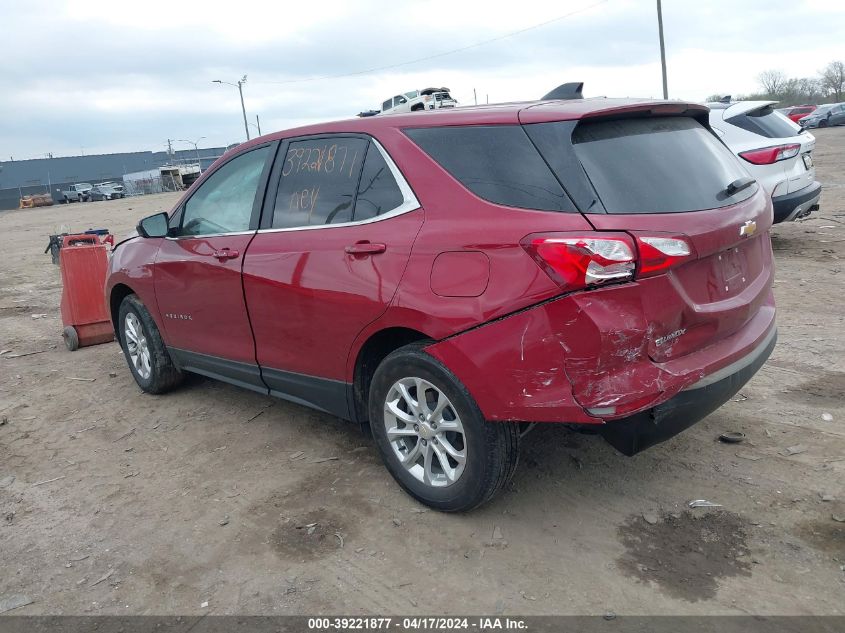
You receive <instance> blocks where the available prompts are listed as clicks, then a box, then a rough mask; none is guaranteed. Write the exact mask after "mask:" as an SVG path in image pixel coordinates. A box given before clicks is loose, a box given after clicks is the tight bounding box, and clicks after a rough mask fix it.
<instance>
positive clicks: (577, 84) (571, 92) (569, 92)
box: [540, 81, 584, 101]
mask: <svg viewBox="0 0 845 633" xmlns="http://www.w3.org/2000/svg"><path fill="white" fill-rule="evenodd" d="M582 90H584V82H583V81H571V82H569V83H566V84H561V85H559V86H558V87H557V88H555V89H554V90H552V91H551V92H549V93H548V94H545V95H543V98H542V99H540V101H551V100H557V99H583V98H584V95H583V94H581V91H582Z"/></svg>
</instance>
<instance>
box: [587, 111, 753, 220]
mask: <svg viewBox="0 0 845 633" xmlns="http://www.w3.org/2000/svg"><path fill="white" fill-rule="evenodd" d="M572 142H573V144H574V148H575V154H576V155H577V156H578V159H579V160H580V161H581V164H582V165H583V167H584V170H585V171H586V172H587V176H588V177H589V178H590V181H591V182H592V184H593V186H594V187H595V189H596V192H597V193H598V195H599V198H601V201H602V203H603V204H604V207H605V210H606V211H607V212H608V213H672V212H681V211H700V210H703V209H716V208H721V207H726V206H729V205H731V204H735V203H737V202H740V201H742V200H745V199H747V198H750V197H751V196H752V195H753V194H754V192H755V191H756V190H757V187H756V186H751V187H747V188H745V189H742V190H741V191H738V192H736V193H735V194H733V195H732V196H728V195H726V193H725V189H726V187H727V186H728V185H729V184H730V183H731V182H733V181H735V180H737V179H739V178H745V177H747V176H748V173H747V172H746V171H745V170H743V168H742V167H741V165H740V164H739V162H738V159H737V158H736V157H735V156H734V155H733V154H732V153H731V152H730V150H728V149H727V148H726V147H725V146H724V145H723V144H722V143H721V142H720V141H719V140H717V139H716V137H715V136H713V134H711V133H710V132H709V131H708V130H707V129H705V128H704V127H703V126H702V125H701V124H700V123H699V122H698V121H696V120H695V119H692V118H689V117H663V118H641V119H622V120H617V121H600V122H595V123H581V124H580V125H578V127H576V128H575V131H574V132H573V133H572Z"/></svg>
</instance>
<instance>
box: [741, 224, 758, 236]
mask: <svg viewBox="0 0 845 633" xmlns="http://www.w3.org/2000/svg"><path fill="white" fill-rule="evenodd" d="M756 231H757V223H756V222H755V221H754V220H748V221H747V222H746V223H745V224H743V225H742V226H741V227H739V236H740V237H751V236H752V235H754V233H755V232H756Z"/></svg>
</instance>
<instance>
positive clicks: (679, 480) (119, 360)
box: [0, 128, 845, 615]
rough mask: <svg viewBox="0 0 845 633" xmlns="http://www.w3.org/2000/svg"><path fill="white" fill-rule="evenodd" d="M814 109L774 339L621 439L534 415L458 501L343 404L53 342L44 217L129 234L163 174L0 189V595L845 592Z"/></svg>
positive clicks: (608, 606)
mask: <svg viewBox="0 0 845 633" xmlns="http://www.w3.org/2000/svg"><path fill="white" fill-rule="evenodd" d="M814 134H816V136H817V139H818V147H817V149H816V154H815V158H816V164H817V167H818V177H819V180H821V181H822V183H823V184H824V185H825V191H824V194H823V197H822V210H821V211H820V212H818V213H815V214H814V215H813V217H812V218H811V219H809V220H807V221H804V222H799V223H791V224H789V225H786V226H784V225H780V226H777V227H776V228H775V229H774V231H773V236H772V241H773V244H774V248H775V255H776V259H777V282H776V286H775V289H776V294H777V299H778V307H779V327H780V341H779V343H778V346H777V348H776V350H775V352H774V355H773V356H772V358H771V360H770V361H769V363H768V364H767V365H766V366H765V367H764V368H763V369H762V370H761V372H760V373H759V374H758V375H757V376H756V377H755V378H754V379H753V380H752V381H751V383H749V384H748V385H747V386H746V387H745V388H744V389H743V391H742V395H741V396H738V397H737V398H736V399H735V401H733V402H730V403H728V404H727V405H726V406H724V407H723V408H722V409H720V410H719V411H717V412H716V413H714V414H712V415H711V416H709V417H708V418H706V419H705V420H704V421H702V422H701V423H699V424H698V425H696V426H694V427H693V428H692V429H690V430H688V431H687V432H685V433H683V434H682V435H681V436H679V437H677V438H675V439H673V440H672V441H670V442H668V443H665V444H663V445H660V446H658V447H656V448H653V449H651V450H648V451H646V452H645V453H642V454H640V455H638V456H636V457H634V458H626V457H623V456H621V455H619V454H617V453H616V452H615V451H614V450H613V449H612V448H610V447H609V446H608V445H606V444H605V443H604V442H603V441H602V440H600V439H599V438H598V437H595V436H583V435H575V434H572V433H569V432H568V431H566V430H565V429H564V428H562V427H558V426H552V425H549V426H544V427H541V428H538V429H537V430H536V431H535V432H533V433H532V434H530V435H529V436H528V437H527V438H526V440H525V442H524V445H523V448H524V450H523V455H522V457H523V459H522V461H521V464H520V467H519V469H518V472H517V474H516V477H515V479H514V481H513V483H512V485H511V486H510V488H509V489H508V490H507V491H506V492H505V493H504V494H502V495H501V496H500V497H498V498H497V499H496V500H494V502H493V503H490V504H488V505H487V506H485V507H483V508H482V509H480V510H478V511H476V512H473V513H471V514H465V515H456V516H453V515H443V514H439V513H436V512H433V511H428V510H426V509H425V508H423V507H422V506H420V505H418V504H417V503H416V502H414V501H413V500H411V499H410V498H409V497H407V496H406V495H405V494H404V493H403V492H401V490H400V489H399V488H398V486H396V485H395V484H394V483H393V481H392V480H391V478H390V477H389V475H388V474H387V472H386V471H385V470H384V468H383V467H382V466H381V463H380V461H379V458H378V455H377V454H376V450H375V448H374V446H373V445H372V443H371V441H370V440H369V439H368V438H367V437H365V436H364V435H362V434H361V433H360V431H359V430H358V429H357V427H355V426H353V425H350V424H347V423H344V422H341V421H339V420H337V419H335V418H333V417H331V416H328V415H323V414H320V413H315V412H312V411H310V410H308V409H305V408H302V407H299V406H296V405H293V404H290V403H286V402H282V401H278V400H273V399H270V398H268V397H262V396H260V395H257V394H254V393H251V392H248V391H244V390H239V389H237V388H235V387H230V386H228V385H224V384H220V383H217V382H213V381H211V380H206V379H202V378H195V379H192V380H189V381H188V382H187V384H186V385H185V386H184V387H182V388H181V389H179V390H178V391H177V392H175V393H172V394H169V395H167V396H162V397H155V396H148V395H145V394H143V393H142V392H140V390H139V389H138V388H137V386H136V385H135V383H134V381H133V380H132V377H131V375H130V373H129V370H128V369H127V367H126V365H125V362H124V360H123V357H122V355H121V353H120V350H119V348H118V346H117V344H116V343H110V344H106V345H99V346H96V347H91V348H84V349H82V350H80V351H77V352H74V353H70V352H68V351H67V350H66V349H65V347H64V345H63V343H62V341H61V337H60V334H61V319H60V316H59V310H58V305H59V297H60V291H61V283H60V277H59V271H58V268H57V267H55V266H53V265H52V264H51V263H50V258H49V256H48V255H44V254H43V250H44V247H45V246H46V243H47V235H48V234H50V233H53V232H56V231H57V229H59V227H61V226H63V225H64V226H68V227H70V228H71V229H74V230H80V229H87V228H89V227H107V228H109V229H111V230H112V231H113V232H115V233H116V234H118V235H122V234H125V233H126V232H128V231H129V230H130V229H131V227H132V226H133V225H134V224H135V222H136V221H137V220H138V219H139V218H140V217H142V216H145V215H148V214H150V213H152V212H154V211H155V210H156V209H167V208H169V207H170V205H171V204H172V203H173V202H174V201H175V200H176V196H175V195H158V196H148V197H145V198H135V199H129V200H118V201H111V202H96V203H86V204H74V205H69V206H57V207H51V208H43V209H35V210H21V211H11V212H4V213H0V234H2V235H3V237H4V240H5V244H6V246H5V249H6V250H5V255H4V257H3V265H2V274H1V275H0V351H2V350H11V351H9V352H6V353H4V354H2V357H0V414H2V416H3V417H2V426H0V570H2V573H0V603H2V601H3V599H4V598H9V597H10V596H22V597H24V598H25V600H20V601H22V602H25V601H28V600H31V601H32V602H31V604H29V605H27V606H23V607H20V608H18V609H16V610H15V611H14V613H15V614H21V615H23V614H58V613H62V614H105V613H109V614H125V613H131V614H171V613H182V614H198V613H206V612H208V613H239V614H240V613H249V614H259V613H261V614H287V613H296V614H305V613H318V612H322V613H350V614H360V613H419V614H433V613H441V612H445V613H450V614H456V613H479V614H481V613H487V614H494V613H495V614H501V613H505V614H522V615H528V614H601V613H605V612H608V611H613V612H616V613H620V614H622V613H624V614H670V613H671V614H716V613H719V614H745V613H755V614H758V613H759V614H840V615H841V614H843V613H845V571H843V570H845V523H843V522H838V521H836V520H835V519H834V518H833V517H838V518H840V519H845V404H843V394H845V353H843V352H845V328H844V327H843V326H845V323H843V315H845V283H843V281H845V273H844V272H843V259H845V128H834V129H824V130H818V131H814ZM42 314H43V315H46V316H44V317H41V318H34V317H33V315H42ZM28 352H42V353H37V354H32V355H26V356H18V357H15V356H16V355H21V354H26V353H28ZM730 430H738V431H742V432H744V433H745V434H746V435H747V436H748V439H747V441H746V442H745V443H744V444H739V445H728V444H722V443H720V442H718V441H716V437H717V436H718V435H719V434H720V433H722V432H724V431H730ZM297 456H298V457H299V458H298V459H295V457H297ZM329 457H330V458H336V459H332V460H323V458H329ZM691 499H708V500H711V501H713V502H716V503H719V504H721V505H722V506H723V507H722V508H719V509H715V510H705V509H698V510H692V511H688V510H687V503H688V502H689V501H690V500H691ZM315 523H316V526H315V529H313V530H309V529H308V528H305V527H304V526H308V525H311V524H315ZM206 602H207V603H208V604H207V606H202V605H204V604H205V603H206Z"/></svg>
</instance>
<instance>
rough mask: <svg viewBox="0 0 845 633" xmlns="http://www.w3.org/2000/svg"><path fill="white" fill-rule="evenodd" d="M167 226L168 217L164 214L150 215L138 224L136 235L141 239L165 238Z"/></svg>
mask: <svg viewBox="0 0 845 633" xmlns="http://www.w3.org/2000/svg"><path fill="white" fill-rule="evenodd" d="M169 228H170V227H169V226H168V217H167V214H166V213H156V214H155V215H150V216H147V217H146V218H144V219H143V220H141V221H140V222H138V226H137V229H138V235H140V236H141V237H166V236H167V231H168V229H169Z"/></svg>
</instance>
